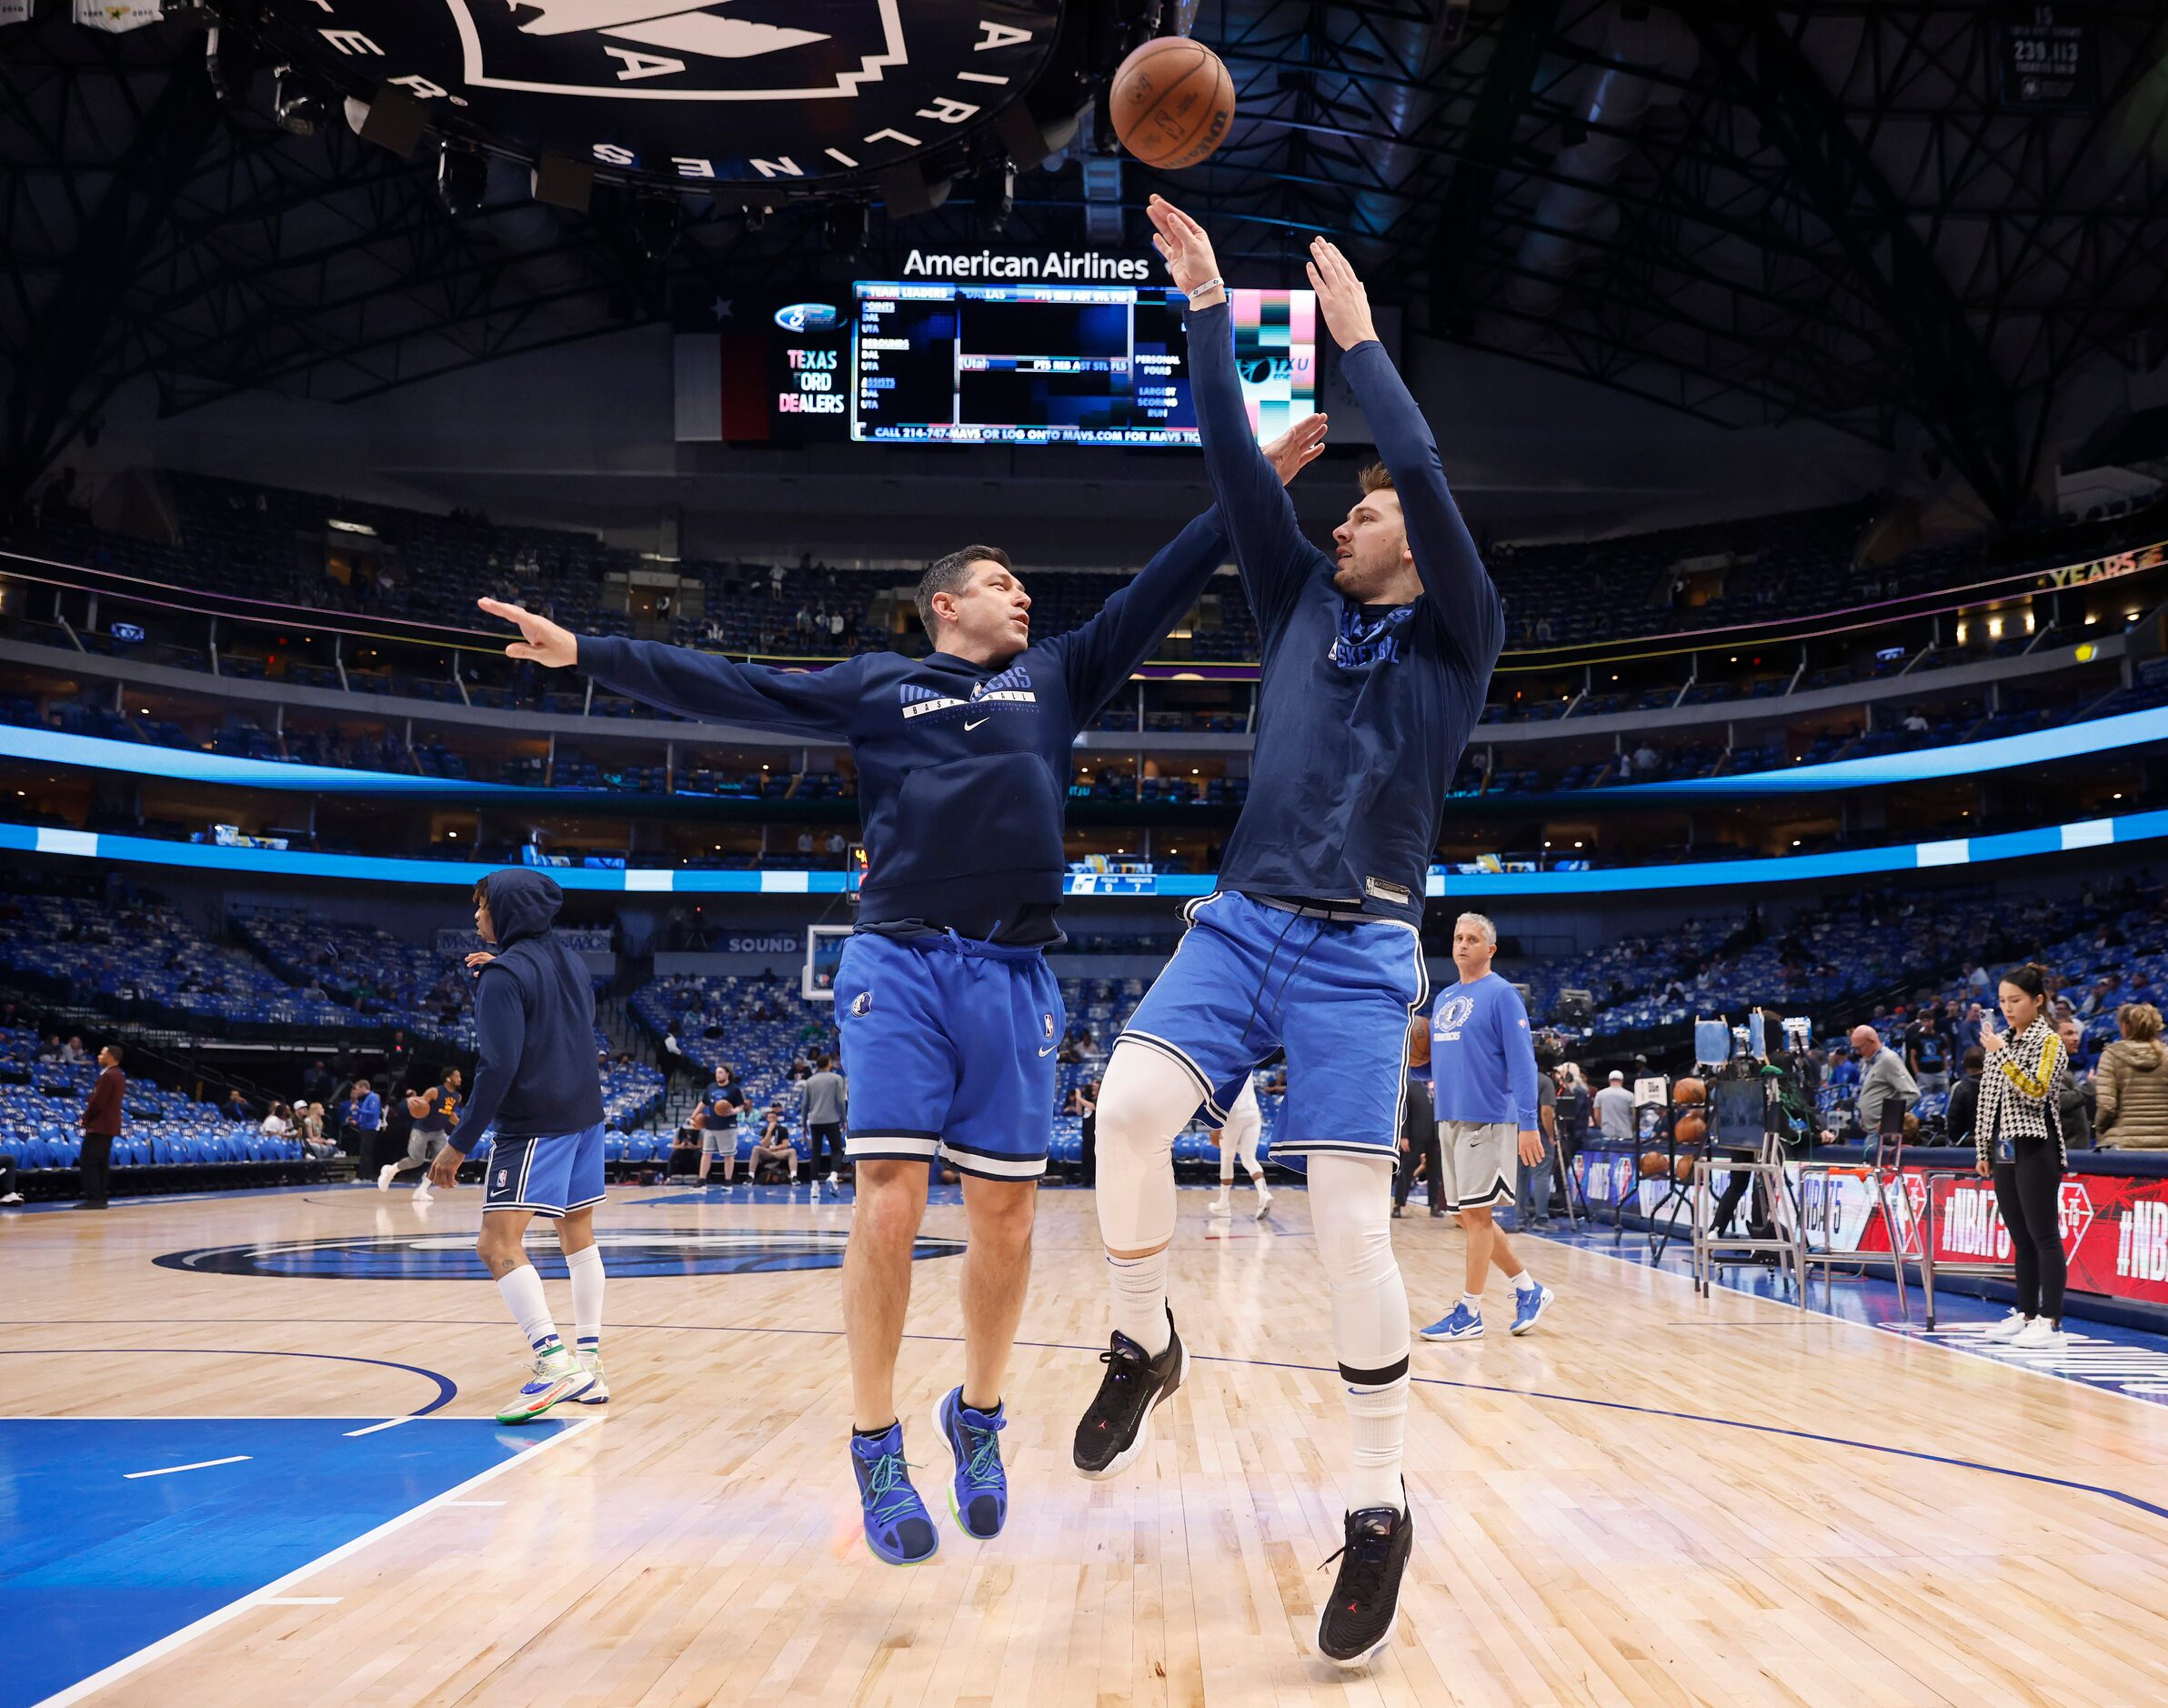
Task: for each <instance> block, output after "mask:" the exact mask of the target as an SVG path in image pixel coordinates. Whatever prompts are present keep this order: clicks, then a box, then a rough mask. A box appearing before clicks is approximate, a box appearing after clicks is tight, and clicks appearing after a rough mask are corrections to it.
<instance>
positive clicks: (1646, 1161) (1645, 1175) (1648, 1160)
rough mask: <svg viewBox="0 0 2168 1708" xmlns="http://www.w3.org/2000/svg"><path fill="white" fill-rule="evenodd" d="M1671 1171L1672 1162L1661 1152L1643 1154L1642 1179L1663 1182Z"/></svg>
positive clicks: (1653, 1151) (1648, 1151) (1646, 1151)
mask: <svg viewBox="0 0 2168 1708" xmlns="http://www.w3.org/2000/svg"><path fill="white" fill-rule="evenodd" d="M1670 1172H1671V1161H1670V1160H1669V1159H1668V1158H1666V1157H1665V1155H1664V1154H1663V1152H1662V1151H1661V1150H1644V1151H1642V1152H1641V1179H1643V1180H1644V1181H1661V1179H1663V1177H1664V1176H1665V1175H1667V1174H1669V1173H1670Z"/></svg>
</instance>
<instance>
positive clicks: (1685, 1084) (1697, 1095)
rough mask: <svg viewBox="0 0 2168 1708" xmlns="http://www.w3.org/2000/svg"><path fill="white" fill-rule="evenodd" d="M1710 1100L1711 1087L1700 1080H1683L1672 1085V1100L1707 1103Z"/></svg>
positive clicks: (1675, 1101) (1676, 1101)
mask: <svg viewBox="0 0 2168 1708" xmlns="http://www.w3.org/2000/svg"><path fill="white" fill-rule="evenodd" d="M1708 1100H1709V1088H1708V1087H1707V1086H1705V1085H1703V1084H1702V1083H1701V1080H1695V1079H1691V1078H1690V1079H1684V1080H1679V1081H1678V1082H1677V1083H1676V1084H1674V1085H1673V1086H1672V1087H1671V1101H1672V1102H1674V1103H1706V1102H1707V1101H1708Z"/></svg>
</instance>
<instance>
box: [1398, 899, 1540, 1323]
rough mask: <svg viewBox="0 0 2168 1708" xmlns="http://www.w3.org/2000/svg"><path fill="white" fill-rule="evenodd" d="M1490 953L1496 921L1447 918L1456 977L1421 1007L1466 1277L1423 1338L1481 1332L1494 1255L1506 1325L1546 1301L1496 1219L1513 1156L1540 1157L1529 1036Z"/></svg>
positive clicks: (1524, 1011) (1506, 1199) (1508, 1197)
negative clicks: (1509, 1307) (1508, 1290)
mask: <svg viewBox="0 0 2168 1708" xmlns="http://www.w3.org/2000/svg"><path fill="white" fill-rule="evenodd" d="M1497 953H1498V928H1497V927H1496V926H1494V925H1492V924H1491V923H1490V920H1489V919H1485V918H1484V917H1483V916H1482V915H1481V914H1480V913H1463V914H1462V915H1461V916H1460V918H1459V919H1456V920H1455V921H1454V922H1453V966H1454V968H1455V969H1456V970H1458V971H1459V973H1460V982H1459V983H1457V984H1455V985H1454V986H1453V987H1452V988H1451V989H1450V990H1440V992H1439V993H1438V1005H1437V1007H1436V1008H1435V1009H1434V1010H1432V1012H1431V1015H1430V1083H1431V1086H1432V1088H1433V1095H1434V1096H1435V1098H1436V1100H1437V1113H1438V1153H1439V1157H1440V1162H1441V1164H1442V1168H1441V1170H1440V1172H1441V1175H1442V1181H1441V1184H1442V1185H1443V1187H1444V1189H1445V1192H1446V1203H1447V1206H1448V1208H1450V1209H1452V1210H1457V1211H1460V1226H1461V1227H1462V1229H1464V1230H1465V1231H1466V1232H1467V1234H1468V1282H1467V1287H1466V1289H1465V1291H1463V1292H1462V1294H1461V1297H1460V1302H1459V1303H1458V1304H1456V1305H1454V1307H1453V1308H1452V1309H1451V1310H1450V1311H1448V1312H1446V1314H1445V1315H1444V1316H1442V1317H1440V1319H1439V1320H1438V1321H1435V1322H1433V1323H1431V1324H1430V1327H1429V1328H1427V1329H1425V1330H1424V1331H1422V1336H1423V1339H1424V1340H1426V1341H1472V1340H1476V1339H1479V1338H1480V1336H1481V1334H1482V1332H1483V1284H1484V1282H1485V1281H1488V1280H1490V1263H1491V1260H1492V1259H1493V1258H1495V1259H1496V1260H1497V1262H1498V1266H1499V1268H1501V1270H1503V1271H1505V1273H1506V1279H1507V1280H1508V1281H1511V1282H1512V1284H1513V1325H1512V1328H1511V1332H1512V1333H1514V1334H1526V1333H1527V1332H1528V1331H1530V1330H1531V1329H1532V1328H1534V1327H1535V1326H1536V1320H1537V1319H1538V1318H1539V1317H1541V1315H1542V1314H1543V1312H1544V1311H1547V1310H1549V1309H1550V1308H1551V1289H1550V1288H1548V1287H1546V1286H1544V1285H1543V1284H1542V1283H1541V1282H1540V1281H1533V1280H1531V1279H1530V1277H1529V1273H1528V1271H1526V1270H1525V1269H1523V1268H1522V1267H1521V1261H1520V1259H1518V1258H1516V1257H1515V1256H1514V1255H1513V1248H1512V1246H1511V1245H1510V1244H1509V1243H1508V1242H1507V1241H1506V1236H1505V1230H1504V1229H1502V1228H1501V1227H1500V1226H1499V1225H1498V1221H1497V1216H1498V1207H1499V1206H1500V1205H1501V1204H1510V1203H1511V1202H1512V1201H1513V1181H1514V1164H1515V1163H1517V1162H1526V1163H1529V1164H1530V1165H1531V1166H1533V1165H1534V1164H1535V1163H1538V1162H1541V1160H1543V1134H1542V1131H1541V1129H1540V1128H1539V1126H1538V1125H1537V1122H1538V1118H1539V1105H1540V1103H1541V1095H1542V1088H1541V1085H1540V1084H1539V1083H1538V1080H1539V1078H1540V1076H1541V1072H1542V1070H1541V1069H1540V1068H1539V1067H1537V1066H1536V1040H1534V1038H1532V1037H1531V1035H1530V1033H1529V1030H1528V1008H1527V1006H1526V1005H1525V1004H1524V1003H1523V1002H1522V1001H1521V993H1520V992H1519V991H1518V990H1514V989H1513V987H1512V986H1511V985H1510V984H1508V983H1507V982H1506V981H1505V980H1503V979H1501V978H1500V977H1499V976H1498V975H1497V974H1496V973H1494V972H1492V971H1491V970H1490V962H1491V959H1493V957H1495V956H1496V955H1497ZM1431 1190H1432V1191H1433V1192H1435V1191H1437V1188H1436V1187H1435V1186H1434V1187H1433V1188H1432V1189H1431Z"/></svg>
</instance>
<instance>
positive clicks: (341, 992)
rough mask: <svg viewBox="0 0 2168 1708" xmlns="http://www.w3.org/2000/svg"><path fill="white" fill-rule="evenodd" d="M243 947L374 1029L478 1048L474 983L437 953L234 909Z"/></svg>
mask: <svg viewBox="0 0 2168 1708" xmlns="http://www.w3.org/2000/svg"><path fill="white" fill-rule="evenodd" d="M227 918H228V919H229V921H230V922H231V923H232V925H233V927H234V929H235V930H236V932H238V933H239V935H240V937H241V939H242V940H243V941H244V942H246V944H247V945H248V946H249V948H250V949H254V950H255V951H256V954H257V955H258V956H260V957H261V958H262V959H263V960H264V961H265V962H266V964H267V965H268V966H270V967H271V968H272V969H273V970H276V972H277V973H278V975H279V976H280V977H281V978H283V979H284V980H286V982H287V983H289V984H294V985H306V984H308V983H310V982H312V981H313V982H315V983H316V984H317V985H318V986H320V987H321V988H322V989H323V990H325V991H326V992H327V993H328V994H330V995H331V996H334V997H336V998H337V999H338V1000H339V1001H341V1002H343V1003H346V1005H347V1006H349V1007H350V1008H351V1009H352V1010H354V1012H355V1013H356V1015H359V1016H364V1017H368V1020H369V1021H370V1023H376V1024H383V1025H396V1026H403V1027H405V1028H406V1029H407V1030H408V1031H409V1032H411V1033H413V1034H414V1035H415V1036H417V1037H418V1038H427V1039H431V1040H436V1041H437V1042H439V1043H443V1044H448V1045H450V1046H452V1047H453V1048H455V1049H458V1050H473V1049H474V1046H475V1034H474V1013H473V992H472V988H471V980H468V979H467V977H466V975H465V974H464V972H463V971H462V970H460V968H459V967H458V966H457V962H456V960H453V959H447V958H446V957H444V956H441V955H439V954H438V953H437V950H436V949H434V948H427V949H425V948H421V947H418V946H417V945H415V944H412V943H407V942H402V941H401V940H400V939H398V938H396V937H394V936H393V935H392V934H391V933H390V932H389V931H386V930H384V929H381V928H380V927H377V926H374V925H359V924H355V923H353V922H351V921H346V920H340V919H325V918H323V917H322V916H321V915H319V914H316V913H311V912H307V911H305V910H303V909H281V908H246V907H237V908H235V909H232V911H231V912H230V913H229V914H228V915H227Z"/></svg>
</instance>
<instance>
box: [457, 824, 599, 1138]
mask: <svg viewBox="0 0 2168 1708" xmlns="http://www.w3.org/2000/svg"><path fill="white" fill-rule="evenodd" d="M483 885H484V894H486V895H487V897H488V899H489V922H490V924H491V925H492V926H494V927H495V928H496V930H497V959H495V960H492V961H490V962H488V963H487V964H486V965H485V966H484V967H483V968H482V970H481V971H480V972H479V973H477V975H476V978H475V1037H476V1040H477V1050H476V1054H477V1061H476V1063H475V1081H474V1095H473V1097H471V1098H469V1099H468V1100H467V1119H466V1120H463V1121H461V1122H460V1123H459V1126H458V1128H457V1130H455V1131H454V1132H453V1134H452V1136H451V1142H452V1144H453V1146H454V1148H456V1149H457V1150H460V1151H463V1152H464V1151H470V1150H473V1149H474V1148H475V1146H476V1145H477V1143H479V1142H480V1140H481V1137H482V1134H483V1133H484V1132H485V1131H487V1130H488V1128H489V1126H490V1123H491V1122H493V1121H494V1122H495V1123H496V1125H497V1130H498V1136H499V1137H501V1138H506V1139H531V1138H536V1137H539V1136H541V1135H545V1134H555V1133H572V1132H581V1131H584V1130H586V1129H587V1128H589V1127H598V1126H600V1125H601V1124H602V1086H601V1082H600V1080H598V1079H597V1076H596V1072H595V988H594V986H593V985H592V984H591V983H590V982H589V981H588V979H587V963H586V962H585V961H583V960H581V959H580V958H579V957H578V956H577V955H576V954H575V953H573V951H572V950H571V949H570V948H568V947H567V945H566V943H565V941H564V939H562V938H560V937H558V936H557V933H556V932H555V931H553V930H551V929H550V927H551V925H552V924H553V923H554V922H555V921H556V919H557V909H559V908H560V907H562V906H563V905H564V901H565V892H564V891H563V890H562V889H558V888H557V880H556V879H553V878H551V877H549V876H547V874H545V873H542V872H537V871H529V870H527V869H525V868H520V867H514V868H512V869H508V870H506V871H501V872H491V873H490V874H489V876H488V877H487V878H486V879H483Z"/></svg>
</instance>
